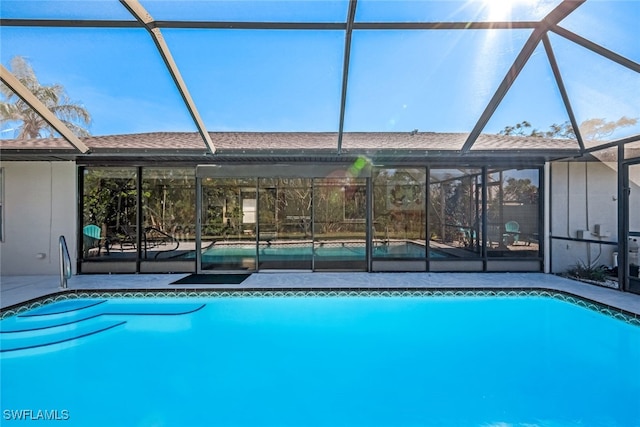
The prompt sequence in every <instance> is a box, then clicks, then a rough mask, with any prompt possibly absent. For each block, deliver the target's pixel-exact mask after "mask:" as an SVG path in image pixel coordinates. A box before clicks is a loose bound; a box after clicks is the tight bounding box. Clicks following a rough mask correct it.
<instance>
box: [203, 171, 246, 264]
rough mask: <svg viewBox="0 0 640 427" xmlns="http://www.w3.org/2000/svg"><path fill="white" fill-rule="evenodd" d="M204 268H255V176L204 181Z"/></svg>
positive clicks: (207, 179)
mask: <svg viewBox="0 0 640 427" xmlns="http://www.w3.org/2000/svg"><path fill="white" fill-rule="evenodd" d="M201 233H202V244H201V247H202V264H201V268H202V270H214V269H215V270H255V268H256V179H219V178H205V179H203V181H202V230H201Z"/></svg>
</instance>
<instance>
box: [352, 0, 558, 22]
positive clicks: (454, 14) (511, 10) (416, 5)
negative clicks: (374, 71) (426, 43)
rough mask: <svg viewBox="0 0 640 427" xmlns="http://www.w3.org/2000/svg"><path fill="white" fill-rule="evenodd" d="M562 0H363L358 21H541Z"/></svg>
mask: <svg viewBox="0 0 640 427" xmlns="http://www.w3.org/2000/svg"><path fill="white" fill-rule="evenodd" d="M558 4H560V0H533V1H526V2H524V1H486V0H447V1H444V0H422V1H416V0H393V1H390V0H386V1H384V0H383V1H381V0H359V1H358V10H357V13H356V20H357V21H371V22H419V21H430V22H453V21H463V22H469V21H509V20H514V21H517V20H520V21H538V20H540V19H542V18H544V17H545V16H546V15H547V14H548V13H549V12H551V10H553V8H554V7H555V6H556V5H558Z"/></svg>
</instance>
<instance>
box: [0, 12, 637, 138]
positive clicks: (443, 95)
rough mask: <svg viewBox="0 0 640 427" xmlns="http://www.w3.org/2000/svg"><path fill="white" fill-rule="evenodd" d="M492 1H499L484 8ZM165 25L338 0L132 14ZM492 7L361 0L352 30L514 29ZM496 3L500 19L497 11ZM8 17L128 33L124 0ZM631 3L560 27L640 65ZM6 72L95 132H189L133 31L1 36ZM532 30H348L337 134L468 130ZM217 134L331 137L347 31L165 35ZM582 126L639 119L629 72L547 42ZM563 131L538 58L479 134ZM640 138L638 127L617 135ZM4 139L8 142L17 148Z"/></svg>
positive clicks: (166, 82)
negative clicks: (55, 94) (73, 104)
mask: <svg viewBox="0 0 640 427" xmlns="http://www.w3.org/2000/svg"><path fill="white" fill-rule="evenodd" d="M517 1H518V2H516V3H515V4H514V6H513V9H512V10H511V17H512V19H524V20H527V19H530V20H538V19H540V18H541V17H542V16H544V15H545V14H546V13H548V11H549V10H550V9H551V8H553V7H554V6H555V5H556V4H557V3H558V1H557V0H542V1H539V2H537V3H536V2H535V1H534V0H517ZM491 2H497V3H491ZM141 3H142V5H143V6H144V7H145V8H146V9H147V10H148V11H149V12H150V14H151V15H152V16H153V17H154V18H155V19H158V20H161V19H184V20H194V19H202V20H205V19H210V20H249V21H261V20H264V21H272V22H273V21H287V22H291V21H296V22H337V21H344V19H345V17H346V5H347V2H346V1H333V2H321V1H317V0H309V1H304V2H299V1H291V0H288V1H280V2H267V1H260V0H259V1H249V0H245V1H236V2H221V1H214V2H204V1H197V2H182V3H180V4H178V3H177V2H172V1H163V2H160V1H155V2H149V1H144V0H142V1H141ZM500 4H501V3H500V2H499V0H487V1H479V2H469V1H462V0H449V1H430V0H410V1H395V2H385V1H380V0H360V1H359V2H358V10H357V14H356V20H357V21H359V22H366V21H375V22H380V21H390V22H399V21H406V20H426V21H463V22H466V21H472V20H478V21H486V20H488V19H491V18H492V17H493V18H494V19H497V20H504V19H509V17H508V16H509V15H508V10H507V9H505V8H504V6H502V7H498V6H499V5H500ZM496 5H497V6H496ZM2 16H3V17H5V18H43V19H44V18H48V19H62V18H65V19H71V18H72V19H100V18H102V19H121V20H123V19H124V20H131V17H130V15H128V12H127V11H126V10H124V8H123V7H122V6H121V5H120V3H119V2H117V1H115V0H114V1H108V2H107V1H71V2H64V1H49V2H39V1H31V0H26V1H24V0H23V1H19V2H15V1H4V0H3V2H2ZM637 22H640V2H637V1H609V0H588V1H587V2H586V3H585V4H584V5H582V6H581V7H580V8H578V10H577V11H576V12H574V14H573V15H572V16H570V17H569V18H567V19H566V21H565V22H562V23H561V26H564V27H565V28H567V29H569V30H570V31H572V32H575V33H577V34H579V35H581V36H583V37H585V38H589V39H592V40H593V41H594V42H596V43H599V44H601V45H603V46H604V47H606V48H608V49H611V50H613V51H615V52H618V53H620V54H623V55H625V56H627V57H628V58H630V59H632V60H634V61H636V62H638V61H640V43H637V37H638V30H637V29H636V28H637ZM0 31H1V33H0V38H1V40H0V48H1V49H0V59H1V61H2V63H3V64H4V65H5V66H7V65H8V63H9V61H10V59H11V58H12V57H13V56H15V55H21V56H24V57H26V58H27V59H28V60H29V61H30V63H31V64H32V66H33V68H34V69H35V71H36V74H37V75H38V77H39V78H40V81H41V82H42V83H43V84H52V83H60V84H62V85H63V86H65V87H66V88H67V92H68V94H69V96H70V97H71V98H72V99H73V100H74V101H77V102H80V103H82V104H84V105H85V106H86V108H87V109H88V110H89V111H90V112H91V113H92V115H93V124H92V126H91V129H90V130H91V132H92V133H93V134H95V135H106V134H122V133H139V132H151V131H195V126H194V124H193V123H192V121H191V119H190V117H189V115H188V113H187V110H186V108H185V107H184V105H183V103H182V100H181V98H180V96H179V94H178V92H177V90H176V89H175V87H174V86H173V83H172V81H171V78H170V76H169V73H168V72H167V71H166V69H165V68H164V64H163V62H162V60H161V58H160V56H159V54H158V52H157V50H156V48H155V46H154V44H153V42H152V40H151V38H150V37H149V35H148V34H147V32H146V31H145V30H142V29H139V30H138V29H94V28H92V29H77V28H76V29H69V28H57V29H56V28H18V27H3V28H1V29H0ZM529 34H530V30H468V31H461V30H456V31H449V30H438V31H396V30H393V31H370V30H357V31H354V34H353V41H352V50H351V68H350V71H349V85H348V89H349V92H348V96H347V110H346V114H345V130H346V131H402V132H404V131H411V130H413V129H419V130H420V131H433V132H468V131H470V130H471V128H472V127H473V126H474V124H475V123H476V121H477V120H478V118H479V116H480V115H481V113H482V111H483V110H484V108H485V105H486V103H487V102H488V101H489V99H490V98H491V96H492V95H493V93H494V91H495V90H496V88H497V87H498V85H499V83H500V81H501V80H502V79H503V78H504V76H505V74H506V72H507V70H508V68H509V66H510V65H511V64H512V63H513V60H514V59H515V57H516V56H517V54H518V52H519V50H520V49H521V47H522V45H523V44H524V42H525V41H526V39H527V37H528V36H529ZM163 35H164V37H165V39H166V41H167V43H168V45H169V48H170V49H171V51H172V54H173V56H174V58H175V60H176V62H177V64H178V67H179V68H180V71H181V73H182V75H183V77H184V79H185V81H186V83H187V86H188V88H189V90H190V93H191V95H192V97H193V99H194V101H195V103H196V106H197V108H198V110H199V112H200V114H201V116H202V117H203V120H204V123H205V126H206V127H207V129H208V130H210V131H230V130H237V131H329V132H335V131H337V129H338V121H339V106H340V89H341V83H342V65H343V55H344V53H343V49H344V32H342V31H333V30H332V31H328V30H323V31H311V30H306V31H293V30H282V31H281V30H279V31H266V30H187V29H164V30H163ZM550 38H551V42H552V45H553V48H554V52H555V55H556V57H557V60H558V65H559V67H560V70H561V72H562V74H563V78H564V82H565V85H566V87H567V91H568V93H569V96H570V99H571V102H572V104H573V108H574V111H575V113H576V116H577V119H578V122H581V121H583V120H586V119H588V118H594V117H600V118H605V119H607V120H617V119H618V118H619V117H621V116H623V115H624V116H627V117H640V105H639V103H640V101H639V100H640V79H639V77H638V74H637V73H635V72H633V71H631V70H628V69H626V68H624V67H622V66H620V65H618V64H615V63H612V62H610V61H608V60H606V59H603V58H601V57H599V56H598V55H596V54H594V53H592V52H590V51H588V50H586V49H584V48H582V47H579V46H577V45H575V44H573V43H571V42H569V41H567V40H566V39H564V38H562V37H559V36H557V35H555V34H551V36H550ZM567 119H568V117H567V115H566V111H565V110H564V106H563V104H562V102H561V99H560V95H559V91H558V89H557V86H556V84H555V80H554V78H553V75H552V73H551V69H550V66H549V62H548V60H547V58H546V55H545V53H544V49H543V48H542V46H539V47H538V49H537V50H536V51H535V52H534V54H533V56H532V57H531V59H530V61H529V62H528V63H527V65H526V66H525V68H524V70H523V71H522V73H521V74H520V76H519V77H518V79H517V80H516V82H515V84H514V85H513V87H512V90H511V91H510V92H509V94H508V95H507V96H506V98H505V100H504V101H503V103H502V105H501V106H500V107H499V108H498V110H497V111H496V113H495V115H494V117H493V118H492V119H491V121H490V122H489V123H488V125H487V127H486V129H485V131H486V132H490V133H496V132H498V131H499V130H501V129H502V128H504V127H505V126H506V125H512V124H515V123H518V122H520V121H522V120H528V121H530V122H531V123H533V124H534V126H535V127H537V128H538V129H546V128H547V127H548V126H549V125H551V124H552V123H562V122H564V121H566V120H567ZM637 133H640V125H639V126H636V127H635V128H633V129H629V128H628V129H625V130H623V131H621V133H620V134H618V135H615V137H624V136H629V135H631V134H637ZM10 134H11V132H10V131H7V127H6V126H5V127H3V132H2V137H3V138H6V137H11V135H10Z"/></svg>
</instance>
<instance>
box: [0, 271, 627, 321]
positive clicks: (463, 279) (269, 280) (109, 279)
mask: <svg viewBox="0 0 640 427" xmlns="http://www.w3.org/2000/svg"><path fill="white" fill-rule="evenodd" d="M185 276H188V274H110V275H78V276H73V277H71V278H70V279H69V281H68V288H69V289H70V290H128V289H153V290H164V291H167V290H178V291H180V290H187V289H210V290H213V289H239V290H241V289H278V288H287V289H291V288H295V289H309V288H358V289H372V290H373V289H376V288H402V289H406V288H416V289H434V288H446V289H456V288H467V289H468V288H472V289H514V288H518V289H522V288H532V289H533V288H535V289H540V288H542V289H549V290H558V291H564V292H568V293H570V294H573V295H576V296H579V297H583V298H586V299H589V300H592V301H596V302H599V303H601V304H604V305H607V306H611V307H615V308H618V309H621V310H625V311H627V312H630V313H634V314H635V315H637V316H640V295H635V294H632V293H628V292H620V291H618V290H615V289H609V288H605V287H601V286H595V285H590V284H587V283H582V282H578V281H574V280H569V279H566V278H563V277H558V276H554V275H552V274H544V273H294V272H286V273H254V274H252V275H251V276H250V277H249V278H247V279H246V280H245V281H244V282H242V283H241V284H239V285H225V284H219V285H211V284H206V285H174V284H172V282H175V281H176V280H178V279H181V278H183V277H185ZM59 284H60V279H59V276H1V277H0V308H3V309H4V308H5V307H9V306H13V305H15V304H20V303H22V302H25V301H29V300H32V299H34V298H38V297H42V296H46V295H50V294H54V293H57V292H59V291H60V289H59Z"/></svg>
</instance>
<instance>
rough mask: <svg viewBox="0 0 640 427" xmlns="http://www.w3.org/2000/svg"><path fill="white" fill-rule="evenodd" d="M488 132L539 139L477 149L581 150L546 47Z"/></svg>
mask: <svg viewBox="0 0 640 427" xmlns="http://www.w3.org/2000/svg"><path fill="white" fill-rule="evenodd" d="M484 132H485V133H490V134H502V135H512V136H521V137H529V136H532V137H538V139H533V138H511V139H510V140H509V143H508V144H507V141H506V140H504V139H500V142H501V144H500V143H495V142H489V141H486V142H485V140H484V139H483V138H480V139H478V142H476V143H475V144H474V145H473V147H472V148H473V149H493V150H500V149H526V148H539V149H544V148H551V149H563V148H564V149H578V148H579V145H578V142H577V140H576V138H575V135H574V133H573V127H572V126H571V123H570V121H569V116H568V115H567V110H566V108H565V106H564V103H563V102H562V97H561V95H560V90H559V89H558V85H557V84H556V80H555V78H554V76H553V72H552V71H551V66H550V65H549V61H548V59H547V55H546V53H545V50H544V46H543V45H542V44H540V45H539V46H538V47H537V48H536V50H535V51H534V53H533V55H532V56H531V58H529V61H528V62H527V63H526V65H525V66H524V68H523V69H522V71H521V73H520V74H519V75H518V77H517V79H516V81H515V82H514V84H513V85H512V86H511V88H510V89H509V92H507V95H506V96H505V97H504V99H503V100H502V102H500V105H499V106H498V108H497V110H496V111H495V113H494V114H493V116H492V117H491V120H489V122H488V123H487V126H486V127H485V129H484ZM541 138H545V139H541ZM547 138H555V139H557V141H549V140H547Z"/></svg>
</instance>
